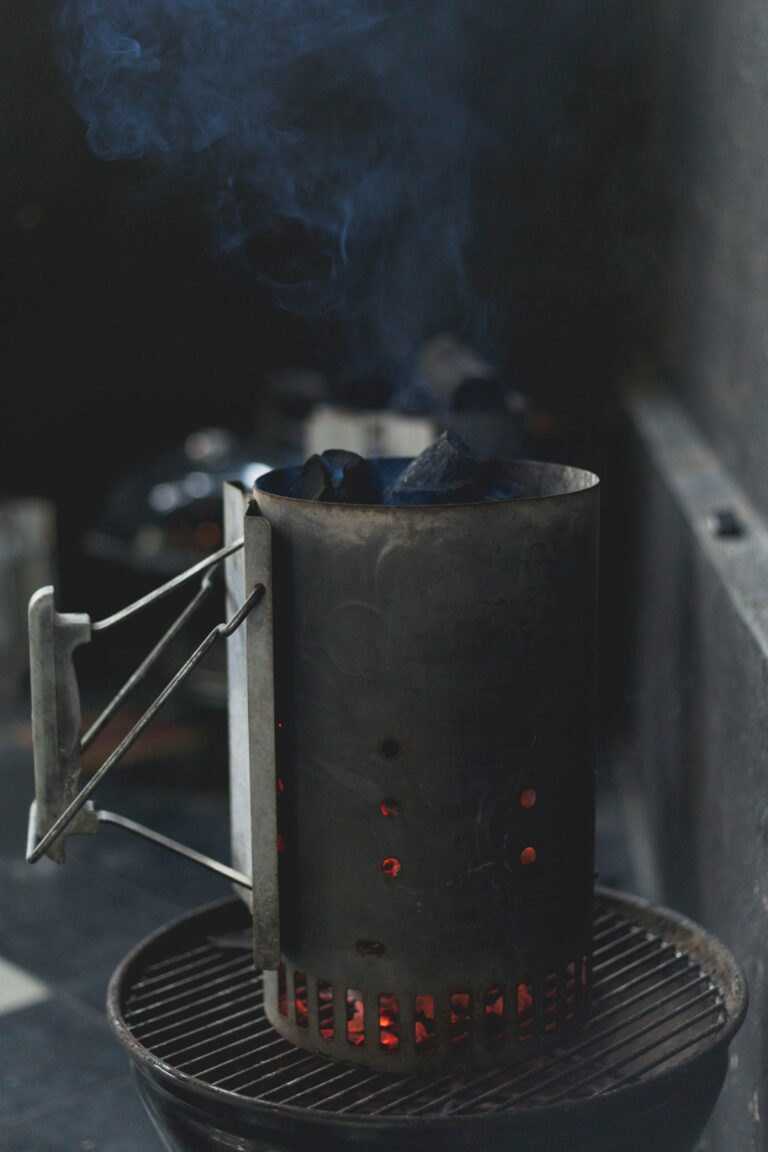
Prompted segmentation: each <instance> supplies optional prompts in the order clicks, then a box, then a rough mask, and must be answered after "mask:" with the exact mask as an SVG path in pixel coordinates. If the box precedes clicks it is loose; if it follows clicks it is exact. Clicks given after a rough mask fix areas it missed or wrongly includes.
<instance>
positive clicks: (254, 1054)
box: [123, 899, 727, 1117]
mask: <svg viewBox="0 0 768 1152" xmlns="http://www.w3.org/2000/svg"><path fill="white" fill-rule="evenodd" d="M611 905H612V902H611V901H610V900H602V899H601V900H599V901H598V902H597V905H596V914H595V921H594V968H593V1006H592V1014H591V1018H590V1021H589V1024H588V1026H587V1027H586V1028H585V1029H584V1030H583V1031H582V1032H580V1033H579V1034H578V1035H577V1036H575V1037H573V1038H571V1039H570V1040H569V1041H567V1042H565V1043H564V1044H563V1045H562V1046H561V1047H559V1048H556V1049H554V1050H553V1051H549V1052H547V1053H546V1054H545V1055H542V1056H539V1057H536V1058H534V1059H531V1060H529V1061H528V1062H525V1063H522V1064H516V1065H514V1066H507V1067H504V1068H501V1069H498V1068H497V1069H495V1070H493V1071H491V1072H488V1071H486V1072H482V1073H479V1072H477V1071H475V1072H474V1073H466V1074H462V1075H455V1074H454V1075H451V1076H443V1077H440V1078H432V1079H430V1080H424V1079H423V1078H417V1077H408V1078H402V1077H394V1076H392V1075H387V1074H384V1073H374V1072H366V1071H365V1070H363V1069H361V1068H353V1067H346V1066H344V1065H343V1064H339V1063H337V1062H334V1061H331V1060H329V1059H327V1058H324V1057H322V1056H317V1055H312V1054H308V1053H307V1052H306V1051H304V1050H302V1049H298V1048H296V1047H294V1046H293V1045H292V1044H291V1043H290V1042H289V1041H287V1040H285V1039H283V1038H282V1037H281V1036H279V1035H278V1033H277V1032H275V1030H274V1029H273V1028H272V1027H271V1025H270V1024H269V1022H268V1021H267V1019H266V1017H265V1015H264V1006H263V993H262V982H261V976H260V975H259V974H258V973H255V972H254V971H253V968H252V963H251V956H250V951H248V952H245V951H238V950H237V948H236V947H234V948H233V939H227V938H226V937H206V936H204V935H203V932H204V931H205V928H204V927H201V928H200V934H199V936H198V938H197V939H196V940H193V941H191V944H192V946H186V947H184V949H183V950H181V949H180V950H179V951H178V952H177V953H176V954H174V955H166V956H163V958H161V959H153V953H151V952H149V953H145V954H144V960H145V962H144V963H143V964H140V965H137V966H136V967H135V970H134V971H132V978H131V979H130V981H129V982H128V985H127V991H126V994H125V999H124V1005H123V1010H124V1020H125V1024H126V1025H127V1027H128V1029H129V1031H130V1033H132V1035H133V1037H134V1038H135V1040H136V1041H138V1042H139V1044H140V1045H141V1046H142V1047H144V1048H145V1049H147V1050H148V1051H149V1052H151V1053H152V1054H153V1055H154V1056H155V1057H156V1058H158V1059H159V1060H161V1061H162V1062H163V1063H164V1064H166V1065H168V1066H169V1067H170V1068H172V1069H175V1070H176V1071H177V1072H181V1073H184V1074H185V1075H187V1076H190V1077H194V1079H195V1080H197V1081H200V1082H202V1083H204V1084H207V1085H209V1086H210V1087H213V1088H217V1089H221V1090H224V1091H227V1092H234V1093H237V1094H239V1095H241V1096H244V1097H247V1098H250V1099H253V1100H256V1101H258V1102H260V1103H264V1104H267V1105H269V1106H270V1107H273V1108H274V1107H275V1106H278V1107H280V1106H290V1107H296V1108H302V1109H305V1110H310V1111H315V1112H325V1113H333V1114H336V1115H343V1114H347V1115H350V1116H360V1117H366V1116H392V1117H401V1116H446V1115H465V1116H466V1115H480V1114H484V1113H489V1112H501V1113H503V1112H506V1111H510V1110H512V1109H521V1108H529V1107H533V1106H542V1105H549V1104H553V1103H556V1102H559V1101H564V1100H576V1099H585V1098H588V1097H595V1096H599V1095H601V1094H603V1093H606V1092H610V1091H612V1090H615V1089H616V1088H618V1087H621V1086H623V1085H626V1084H629V1083H634V1082H637V1081H639V1080H642V1079H644V1078H647V1077H649V1076H650V1075H651V1074H656V1073H658V1072H659V1071H660V1070H664V1069H668V1068H670V1067H672V1066H673V1065H675V1064H676V1063H679V1062H680V1061H681V1060H683V1059H685V1058H687V1057H688V1056H690V1055H693V1054H695V1053H696V1052H697V1051H699V1050H701V1049H703V1048H705V1047H706V1046H707V1044H708V1042H710V1038H711V1037H713V1036H714V1035H715V1034H716V1033H718V1032H719V1031H720V1030H721V1029H722V1028H723V1027H724V1025H725V1023H726V1020H727V1012H726V1008H725V1005H724V1002H723V998H722V995H721V991H720V988H719V986H718V984H717V983H716V981H715V980H714V979H713V978H712V976H710V975H709V974H708V973H707V972H705V971H704V970H703V969H702V967H701V966H700V964H699V963H698V962H696V961H695V960H694V959H693V958H692V957H691V956H689V955H688V954H687V953H686V952H684V951H681V950H680V948H679V947H677V945H676V944H675V943H674V942H673V941H672V940H669V939H665V938H664V937H663V936H662V935H660V934H657V933H656V932H654V931H652V930H650V929H649V928H648V927H647V926H645V925H643V924H642V923H640V922H635V921H633V920H632V919H631V917H629V916H626V915H624V914H623V913H622V912H620V911H619V910H617V909H616V908H614V907H612V906H611ZM228 907H231V909H232V915H231V921H232V923H231V928H232V929H233V930H237V929H240V928H242V915H243V911H242V909H241V908H239V906H238V904H237V903H235V904H233V905H231V906H228ZM204 923H205V921H204V919H203V924H204ZM234 943H235V945H236V944H237V940H236V939H234ZM189 944H190V940H189V939H187V945H189ZM146 960H152V962H150V963H146Z"/></svg>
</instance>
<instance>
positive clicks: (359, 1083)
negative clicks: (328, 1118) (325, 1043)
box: [285, 1068, 392, 1112]
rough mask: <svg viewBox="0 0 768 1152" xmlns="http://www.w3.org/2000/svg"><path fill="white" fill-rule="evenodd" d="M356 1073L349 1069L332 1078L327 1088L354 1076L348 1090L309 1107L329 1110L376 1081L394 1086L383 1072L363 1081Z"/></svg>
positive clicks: (341, 1090) (340, 1091)
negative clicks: (352, 1093)
mask: <svg viewBox="0 0 768 1152" xmlns="http://www.w3.org/2000/svg"><path fill="white" fill-rule="evenodd" d="M356 1072H357V1069H355V1068H351V1069H347V1071H346V1072H344V1073H342V1074H341V1075H339V1076H332V1077H331V1079H330V1080H329V1081H328V1082H327V1085H326V1086H327V1087H328V1088H331V1087H333V1085H334V1084H335V1083H337V1082H338V1081H339V1080H347V1079H349V1078H350V1075H352V1076H353V1077H354V1078H353V1080H352V1083H351V1084H349V1085H348V1086H347V1087H346V1088H342V1089H340V1090H339V1091H338V1092H333V1093H332V1094H331V1095H330V1096H326V1097H325V1098H324V1099H323V1100H322V1101H318V1102H315V1103H314V1104H309V1105H308V1107H309V1108H317V1107H318V1105H319V1104H322V1107H323V1108H327V1106H328V1105H329V1104H333V1103H336V1102H337V1101H339V1100H342V1099H343V1098H344V1097H345V1096H348V1095H349V1093H350V1092H359V1091H360V1090H361V1089H363V1088H365V1087H366V1086H368V1085H370V1084H372V1083H374V1082H375V1081H376V1080H385V1081H386V1083H387V1085H388V1086H391V1084H392V1081H391V1080H390V1078H389V1077H388V1076H384V1075H383V1073H381V1072H379V1073H377V1074H376V1075H373V1076H366V1077H365V1079H364V1080H361V1079H360V1077H359V1076H357V1075H355V1073H356ZM285 1103H288V1101H285ZM336 1111H337V1112H346V1111H347V1109H346V1108H337V1109H336Z"/></svg>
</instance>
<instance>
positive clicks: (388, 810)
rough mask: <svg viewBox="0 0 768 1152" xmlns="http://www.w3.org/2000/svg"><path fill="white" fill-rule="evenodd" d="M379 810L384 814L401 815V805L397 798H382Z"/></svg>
mask: <svg viewBox="0 0 768 1152" xmlns="http://www.w3.org/2000/svg"><path fill="white" fill-rule="evenodd" d="M379 811H380V812H381V814H382V816H399V815H400V805H399V803H398V802H397V800H382V802H381V804H380V805H379Z"/></svg>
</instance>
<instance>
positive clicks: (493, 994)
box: [483, 988, 505, 1044]
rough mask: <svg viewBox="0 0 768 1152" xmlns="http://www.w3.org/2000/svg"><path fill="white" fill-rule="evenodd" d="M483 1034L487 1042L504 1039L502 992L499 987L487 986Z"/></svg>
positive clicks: (495, 1042)
mask: <svg viewBox="0 0 768 1152" xmlns="http://www.w3.org/2000/svg"><path fill="white" fill-rule="evenodd" d="M483 1007H484V1011H485V1036H486V1040H487V1041H488V1043H489V1044H501V1043H502V1042H503V1040H504V1023H505V1022H504V993H503V991H502V990H501V988H489V989H488V991H487V992H486V994H485V1001H484V1005H483Z"/></svg>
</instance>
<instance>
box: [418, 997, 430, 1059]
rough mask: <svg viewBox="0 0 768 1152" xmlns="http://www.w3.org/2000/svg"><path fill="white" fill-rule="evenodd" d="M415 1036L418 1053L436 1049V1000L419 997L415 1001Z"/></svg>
mask: <svg viewBox="0 0 768 1152" xmlns="http://www.w3.org/2000/svg"><path fill="white" fill-rule="evenodd" d="M413 1007H414V1025H413V1035H414V1039H415V1042H416V1051H417V1052H431V1051H432V1049H433V1048H434V1047H435V998H434V996H417V997H416V999H415V1000H414V1005H413Z"/></svg>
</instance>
